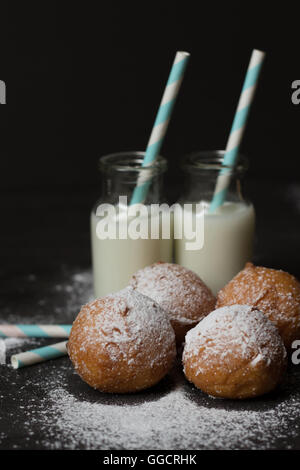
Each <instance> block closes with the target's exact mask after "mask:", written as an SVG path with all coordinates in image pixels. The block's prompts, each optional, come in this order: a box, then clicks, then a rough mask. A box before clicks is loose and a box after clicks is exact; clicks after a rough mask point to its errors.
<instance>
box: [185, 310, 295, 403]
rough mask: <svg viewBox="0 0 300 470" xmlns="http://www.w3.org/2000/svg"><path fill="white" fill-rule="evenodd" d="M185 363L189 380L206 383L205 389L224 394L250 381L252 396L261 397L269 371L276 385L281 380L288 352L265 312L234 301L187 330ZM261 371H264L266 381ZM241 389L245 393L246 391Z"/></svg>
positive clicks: (248, 384) (271, 379)
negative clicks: (224, 391)
mask: <svg viewBox="0 0 300 470" xmlns="http://www.w3.org/2000/svg"><path fill="white" fill-rule="evenodd" d="M183 362H184V365H185V372H186V373H187V376H188V378H190V379H191V378H196V381H197V380H198V378H199V381H200V383H202V381H203V384H204V391H206V389H205V387H206V386H207V387H208V390H210V389H212V390H213V391H214V392H215V394H216V395H220V396H224V395H223V389H224V388H225V389H226V390H227V388H229V384H230V386H231V389H232V390H233V392H234V391H235V390H239V389H242V388H243V387H244V384H246V387H249V390H248V392H249V394H248V395H247V396H249V395H251V393H253V395H256V392H257V390H256V388H257V389H258V390H259V389H260V387H262V386H263V385H264V384H263V381H264V380H265V379H266V378H267V377H268V374H269V375H270V377H271V378H270V380H268V382H270V384H271V385H272V383H273V382H274V383H276V382H278V377H277V372H278V371H279V376H280V375H281V373H280V371H281V370H283V369H284V368H285V362H286V350H285V347H284V345H283V342H282V340H281V338H280V335H279V333H278V330H277V328H276V327H275V326H274V325H273V324H272V322H270V321H269V320H268V319H267V317H266V316H265V315H264V314H263V313H262V312H260V311H258V310H256V309H255V308H252V307H250V306H248V305H231V306H226V307H222V308H219V309H217V310H215V311H213V312H212V313H210V314H209V315H208V316H207V317H206V318H204V319H203V320H202V321H201V322H200V323H199V324H198V325H197V326H196V327H195V328H193V329H192V330H190V331H189V332H188V333H187V335H186V344H185V348H184V354H183ZM260 370H261V371H262V372H260ZM274 372H275V376H276V377H275V378H274ZM260 374H264V377H263V379H262V381H261V375H260ZM255 381H256V382H257V383H255ZM252 382H253V383H252ZM271 385H270V386H271ZM200 388H201V387H200ZM231 389H230V390H229V392H228V393H232V390H231ZM267 391H268V390H267ZM226 393H227V391H226ZM238 393H240V394H241V397H242V394H243V393H246V392H244V390H242V391H241V392H240V391H239V392H238ZM257 394H260V392H257ZM237 397H239V395H237ZM232 398H234V396H232Z"/></svg>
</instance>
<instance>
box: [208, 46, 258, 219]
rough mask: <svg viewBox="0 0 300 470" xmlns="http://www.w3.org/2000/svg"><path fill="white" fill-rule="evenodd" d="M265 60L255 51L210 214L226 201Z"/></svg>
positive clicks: (210, 207)
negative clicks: (232, 169)
mask: <svg viewBox="0 0 300 470" xmlns="http://www.w3.org/2000/svg"><path fill="white" fill-rule="evenodd" d="M264 58H265V53H264V52H262V51H258V50H256V49H254V50H253V52H252V55H251V59H250V63H249V67H248V70H247V73H246V77H245V81H244V85H243V88H242V92H241V96H240V99H239V103H238V106H237V110H236V113H235V116H234V120H233V124H232V127H231V130H230V134H229V139H228V142H227V145H226V150H225V155H224V160H223V165H224V166H225V167H226V168H224V169H222V170H221V171H220V173H219V176H218V178H217V183H216V187H215V192H214V196H213V199H212V201H211V203H210V206H209V212H210V213H212V212H214V211H215V210H216V209H217V208H218V207H220V206H221V205H222V204H223V203H224V201H225V200H226V195H227V191H228V187H229V184H230V174H231V168H233V167H234V166H235V165H236V162H237V157H238V153H239V148H240V145H241V141H242V138H243V135H244V131H245V128H246V122H247V118H248V115H249V111H250V108H251V104H252V102H253V98H254V94H255V90H256V87H257V83H258V78H259V74H260V71H261V67H262V64H263V61H264Z"/></svg>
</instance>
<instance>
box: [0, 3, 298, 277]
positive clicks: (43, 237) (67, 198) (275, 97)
mask: <svg viewBox="0 0 300 470" xmlns="http://www.w3.org/2000/svg"><path fill="white" fill-rule="evenodd" d="M237 5H238V4H236V6H234V4H233V3H229V2H224V4H223V3H221V2H201V1H197V2H196V1H192V2H189V1H186V2H174V1H173V2H168V1H164V2H160V3H158V2H147V1H144V2H139V3H138V2H121V1H118V2H113V1H111V2H81V3H80V4H77V3H76V2H75V3H73V2H72V3H71V2H54V1H52V2H19V3H15V2H11V3H10V4H9V11H7V12H6V11H4V5H2V6H1V8H2V10H3V11H2V13H3V14H2V16H1V20H0V21H1V45H2V47H1V61H0V78H1V79H2V80H5V81H6V84H7V105H5V106H1V108H0V120H1V121H0V125H1V140H0V142H1V143H0V154H1V158H0V171H1V194H2V198H1V201H2V202H1V207H0V209H1V211H2V215H3V217H2V223H3V229H2V232H1V234H0V236H1V248H0V255H1V259H2V266H6V267H8V268H11V267H12V269H15V268H16V266H15V265H19V264H20V265H22V266H24V263H29V264H30V266H35V265H36V264H38V265H43V264H44V260H45V257H47V258H48V262H49V263H50V264H51V263H54V265H58V264H59V263H67V264H68V263H73V264H74V263H84V264H87V265H88V264H89V234H88V231H89V227H88V224H89V222H88V214H89V210H90V208H91V206H92V204H93V203H94V202H95V200H96V199H97V197H98V196H99V175H98V171H97V159H98V158H99V156H101V155H104V154H106V153H110V152H115V151H121V150H132V149H144V148H145V146H146V143H147V140H148V137H149V134H150V131H151V127H152V124H153V121H154V118H155V114H156V111H157V108H158V105H159V102H160V99H161V96H162V92H163V89H164V86H165V83H166V80H167V77H168V74H169V70H170V67H171V64H172V61H173V59H174V55H175V52H176V50H187V51H189V52H190V53H191V60H190V63H189V66H188V69H187V73H186V76H185V79H184V82H183V86H182V89H181V92H180V95H179V98H178V102H177V104H176V107H175V112H174V115H173V118H172V121H171V124H170V126H169V130H168V134H167V137H166V139H165V142H164V145H163V148H162V153H163V155H165V156H166V157H167V158H168V161H169V167H170V171H169V173H168V176H167V183H166V184H167V187H168V188H172V194H174V198H175V197H176V195H177V193H178V192H180V184H181V175H180V171H179V170H178V161H179V159H180V158H181V157H182V156H183V155H184V154H186V153H189V152H190V151H193V150H200V149H202V150H204V149H216V148H224V146H225V144H226V139H227V136H228V132H229V129H230V126H231V122H232V119H233V115H234V112H235V108H236V105H237V101H238V97H239V93H240V90H241V87H242V83H243V79H244V74H245V71H246V68H247V65H248V62H249V58H250V54H251V51H252V49H253V48H259V49H262V50H265V51H266V52H267V57H266V61H265V64H264V67H263V73H262V76H261V80H260V84H259V87H258V90H257V95H256V99H255V102H254V105H253V108H252V111H251V115H250V118H249V122H248V126H247V131H246V134H245V138H244V140H243V145H242V151H243V152H244V153H245V154H247V156H248V157H249V159H250V163H251V166H250V171H249V174H248V179H247V182H248V194H249V196H250V197H251V198H252V199H253V201H254V202H255V205H256V209H257V212H258V221H260V220H261V221H262V222H263V223H264V230H266V229H267V228H268V230H270V233H271V234H273V235H274V233H276V231H277V229H278V226H279V225H280V226H284V228H285V229H286V231H287V232H289V233H290V234H292V235H293V232H294V233H295V230H293V228H291V226H286V224H287V222H289V223H291V220H292V221H293V223H296V221H298V219H299V217H298V209H297V208H296V206H295V207H294V208H292V203H293V201H292V200H295V197H298V198H299V200H300V195H299V194H298V189H299V168H300V167H299V165H300V163H299V162H300V158H299V145H298V134H299V131H298V129H299V123H300V105H299V106H295V105H293V104H292V102H291V94H292V90H291V83H292V81H293V80H296V79H299V78H300V70H299V69H300V66H299V60H298V30H299V11H300V10H295V7H294V6H291V4H287V3H286V4H285V5H284V6H283V5H282V4H280V6H279V5H278V6H274V5H272V7H270V6H269V3H266V5H265V7H264V4H263V3H262V2H261V3H260V5H259V6H257V5H255V4H251V5H244V4H243V3H242V2H240V4H239V5H238V6H237ZM284 185H285V186H284ZM282 188H285V189H284V191H283V189H282ZM282 191H283V192H282ZM295 191H296V192H295ZM295 194H296V196H295ZM282 201H285V202H286V203H287V206H289V207H290V209H291V212H290V214H289V217H288V218H287V216H286V208H287V206H284V207H283V208H281V210H279V209H278V204H279V205H280V204H282ZM291 201H292V202H291ZM275 207H276V209H275ZM270 208H273V209H272V210H273V213H274V211H275V210H278V214H277V215H276V214H275V216H276V217H275V218H274V217H273V219H274V220H273V222H272V224H271V225H270V224H269V223H268V212H270V210H271V209H270ZM275 219H276V220H275ZM297 223H298V222H297ZM260 226H262V225H258V229H259V227H260ZM297 227H298V225H297ZM282 229H283V227H282ZM294 236H295V235H294ZM266 243H267V242H266ZM281 243H282V241H281ZM290 243H291V242H289V244H290ZM266 246H267V245H266ZM297 248H298V245H297ZM295 249H296V248H295ZM74 250H76V256H75V255H74ZM280 250H281V251H282V247H281V248H280ZM280 250H279V249H278V247H276V252H277V251H280ZM259 251H260V252H261V251H265V247H264V246H260V248H259ZM277 254H278V253H277ZM272 256H273V254H272V253H271V254H270V259H269V257H268V256H267V259H265V263H268V262H269V263H270V264H273V265H274V264H275V265H276V266H277V265H278V263H280V262H281V263H282V266H283V267H287V263H286V261H285V257H284V255H282V259H281V258H280V260H278V261H277V260H276V262H275V260H274V259H273V258H272ZM12 258H13V259H12ZM14 260H15V261H14ZM295 264H296V261H295Z"/></svg>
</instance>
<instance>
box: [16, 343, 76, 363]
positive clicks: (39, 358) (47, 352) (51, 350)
mask: <svg viewBox="0 0 300 470" xmlns="http://www.w3.org/2000/svg"><path fill="white" fill-rule="evenodd" d="M67 354H68V352H67V341H63V342H62V343H56V344H52V345H51V346H44V347H42V348H36V349H32V350H31V351H26V352H23V353H20V354H14V355H13V356H11V358H10V362H11V365H12V366H13V368H14V369H20V368H21V367H26V366H31V365H33V364H37V363H39V362H45V361H48V360H50V359H56V358H58V357H61V356H66V355H67Z"/></svg>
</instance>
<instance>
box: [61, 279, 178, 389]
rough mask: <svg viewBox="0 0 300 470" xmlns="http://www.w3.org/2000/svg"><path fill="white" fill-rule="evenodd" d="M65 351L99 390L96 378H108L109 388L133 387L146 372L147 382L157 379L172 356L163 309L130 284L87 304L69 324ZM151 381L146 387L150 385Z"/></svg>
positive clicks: (171, 336)
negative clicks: (139, 376) (72, 322)
mask: <svg viewBox="0 0 300 470" xmlns="http://www.w3.org/2000/svg"><path fill="white" fill-rule="evenodd" d="M68 350H69V354H70V357H71V359H72V362H73V363H74V365H75V368H77V369H78V372H79V374H80V375H81V376H82V377H83V378H84V380H85V381H87V382H88V383H89V384H90V385H92V386H95V387H96V388H100V389H101V387H100V386H99V387H98V386H97V381H98V382H99V383H100V382H101V383H102V382H109V384H110V385H108V387H112V388H114V386H115V385H116V387H117V388H118V383H120V384H123V385H124V384H125V385H124V386H128V387H131V385H130V384H132V387H134V382H135V381H138V380H139V379H138V375H139V374H140V375H141V374H143V373H144V372H145V373H146V375H147V377H148V376H149V377H148V378H146V382H147V381H148V379H149V381H150V382H152V381H153V383H156V382H157V381H158V380H160V379H161V378H162V376H161V373H162V371H165V372H164V373H163V375H165V373H166V372H167V370H168V369H169V368H170V365H171V363H172V361H173V359H174V357H175V355H176V348H175V336H174V332H173V329H172V327H171V324H170V322H169V320H168V318H167V315H166V313H165V312H164V310H163V309H162V308H161V307H160V306H159V305H158V304H156V303H155V302H154V301H153V300H152V299H150V298H148V297H146V296H144V295H142V294H140V293H139V292H135V291H134V290H133V289H132V288H131V287H127V288H125V289H123V290H122V291H120V292H118V293H116V294H111V295H108V296H106V297H103V298H100V299H97V300H95V301H93V302H90V303H89V304H87V305H85V306H84V307H83V308H82V309H81V311H80V313H79V315H78V317H77V318H76V320H75V322H74V324H73V327H72V331H71V334H70V339H69V343H68ZM91 358H92V359H93V360H92V361H91ZM147 371H148V372H149V373H148V372H147ZM155 371H158V375H159V376H158V378H157V380H156V381H155ZM95 377H96V378H95ZM150 382H149V384H148V382H147V383H146V384H145V387H146V386H151V385H153V383H150ZM126 384H127V385H126ZM123 385H122V386H123ZM125 388H126V387H125ZM138 388H139V387H138ZM103 389H105V386H103ZM108 391H109V390H108ZM121 391H122V390H120V392H121Z"/></svg>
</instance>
